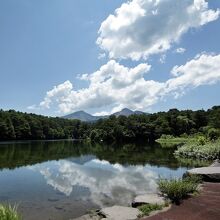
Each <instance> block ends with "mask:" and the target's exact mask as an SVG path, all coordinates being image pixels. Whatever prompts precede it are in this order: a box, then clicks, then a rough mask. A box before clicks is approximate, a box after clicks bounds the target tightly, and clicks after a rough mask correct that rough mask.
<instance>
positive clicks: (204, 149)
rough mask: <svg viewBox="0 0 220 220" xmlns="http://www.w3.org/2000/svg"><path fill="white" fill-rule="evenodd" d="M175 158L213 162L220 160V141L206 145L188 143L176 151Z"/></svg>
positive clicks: (209, 142)
mask: <svg viewBox="0 0 220 220" xmlns="http://www.w3.org/2000/svg"><path fill="white" fill-rule="evenodd" d="M174 154H175V156H177V157H183V158H197V159H205V160H213V159H218V158H220V140H217V141H214V142H213V141H208V142H206V143H202V144H201V143H198V142H191V143H186V144H184V145H183V146H181V147H179V148H178V149H177V150H176V151H175V153H174Z"/></svg>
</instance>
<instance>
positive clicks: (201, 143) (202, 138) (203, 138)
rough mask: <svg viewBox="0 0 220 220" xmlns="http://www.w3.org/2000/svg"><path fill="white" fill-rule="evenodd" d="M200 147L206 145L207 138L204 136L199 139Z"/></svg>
mask: <svg viewBox="0 0 220 220" xmlns="http://www.w3.org/2000/svg"><path fill="white" fill-rule="evenodd" d="M197 143H198V145H205V144H206V138H205V137H204V136H199V137H198V139H197Z"/></svg>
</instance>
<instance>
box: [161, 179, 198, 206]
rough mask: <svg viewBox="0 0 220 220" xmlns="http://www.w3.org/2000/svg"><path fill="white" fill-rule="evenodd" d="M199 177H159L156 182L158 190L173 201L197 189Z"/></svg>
mask: <svg viewBox="0 0 220 220" xmlns="http://www.w3.org/2000/svg"><path fill="white" fill-rule="evenodd" d="M200 182H201V178H200V177H198V176H189V177H187V178H184V179H170V180H168V179H161V180H160V181H159V183H158V186H159V190H160V191H161V192H162V193H163V194H164V195H165V196H166V197H167V198H168V199H170V200H171V201H172V202H173V203H176V204H179V202H180V201H181V200H182V199H184V198H186V197H187V196H188V195H189V194H190V193H195V192H196V191H197V188H198V185H199V183H200Z"/></svg>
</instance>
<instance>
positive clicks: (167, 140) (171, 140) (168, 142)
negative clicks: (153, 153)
mask: <svg viewBox="0 0 220 220" xmlns="http://www.w3.org/2000/svg"><path fill="white" fill-rule="evenodd" d="M193 140H194V137H191V136H184V137H174V136H172V135H162V136H161V137H160V138H159V139H157V140H156V142H158V143H159V144H160V145H161V147H163V148H173V147H176V146H178V145H181V144H185V143H188V142H189V141H193Z"/></svg>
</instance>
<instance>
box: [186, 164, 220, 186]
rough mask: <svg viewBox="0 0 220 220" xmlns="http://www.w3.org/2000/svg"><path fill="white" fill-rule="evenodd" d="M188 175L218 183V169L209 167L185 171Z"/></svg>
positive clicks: (219, 175) (217, 167)
mask: <svg viewBox="0 0 220 220" xmlns="http://www.w3.org/2000/svg"><path fill="white" fill-rule="evenodd" d="M187 172H188V173H189V175H192V174H193V175H200V176H202V177H203V179H204V180H209V181H214V182H220V167H219V166H210V167H200V168H195V169H191V170H188V171H187Z"/></svg>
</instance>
